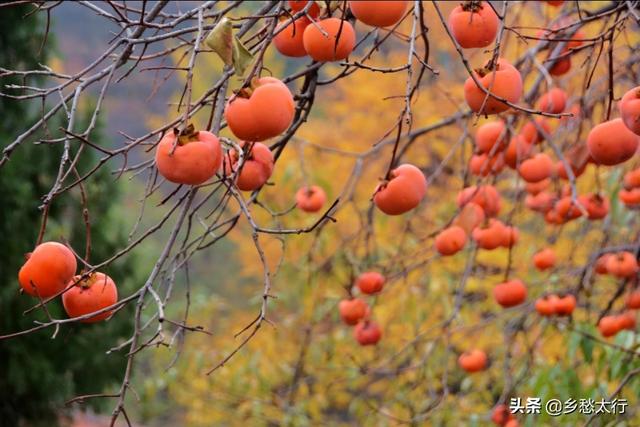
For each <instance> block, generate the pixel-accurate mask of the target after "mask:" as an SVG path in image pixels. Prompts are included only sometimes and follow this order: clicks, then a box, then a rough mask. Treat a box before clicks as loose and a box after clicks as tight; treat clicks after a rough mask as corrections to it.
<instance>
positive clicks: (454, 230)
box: [435, 225, 467, 256]
mask: <svg viewBox="0 0 640 427" xmlns="http://www.w3.org/2000/svg"><path fill="white" fill-rule="evenodd" d="M466 243H467V233H466V232H465V231H464V229H463V228H462V227H459V226H457V225H452V226H451V227H448V228H445V229H444V230H442V231H441V232H440V233H438V235H437V236H436V239H435V246H436V250H437V251H438V252H439V253H440V255H444V256H448V255H453V254H456V253H458V252H459V251H460V250H461V249H462V248H464V245H465V244H466Z"/></svg>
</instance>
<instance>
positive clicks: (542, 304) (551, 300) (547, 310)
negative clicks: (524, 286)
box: [535, 295, 558, 317]
mask: <svg viewBox="0 0 640 427" xmlns="http://www.w3.org/2000/svg"><path fill="white" fill-rule="evenodd" d="M557 299H558V297H557V296H556V295H547V296H544V297H541V298H538V299H537V300H536V304H535V309H536V311H537V312H538V314H539V315H541V316H545V317H549V316H553V315H554V314H555V313H556V306H555V303H556V300H557Z"/></svg>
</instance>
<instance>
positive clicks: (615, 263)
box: [607, 251, 638, 278]
mask: <svg viewBox="0 0 640 427" xmlns="http://www.w3.org/2000/svg"><path fill="white" fill-rule="evenodd" d="M607 272H608V273H609V274H611V275H613V276H616V277H620V278H628V277H633V276H635V275H636V273H637V272H638V261H637V260H636V257H635V255H633V254H632V253H631V252H626V251H623V252H618V253H617V254H610V255H609V257H608V258H607Z"/></svg>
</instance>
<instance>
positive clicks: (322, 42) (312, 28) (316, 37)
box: [302, 18, 356, 62]
mask: <svg viewBox="0 0 640 427" xmlns="http://www.w3.org/2000/svg"><path fill="white" fill-rule="evenodd" d="M302 41H303V44H304V49H305V50H306V51H307V53H308V54H309V56H310V57H311V58H313V59H314V60H315V61H318V62H324V61H339V60H342V59H346V58H347V57H348V56H349V54H351V52H352V51H353V48H354V47H355V46H356V32H355V30H354V29H353V26H352V25H351V24H350V23H349V21H345V20H341V19H338V18H327V19H323V20H321V21H317V22H315V23H313V24H311V25H307V28H305V30H304V34H303V36H302Z"/></svg>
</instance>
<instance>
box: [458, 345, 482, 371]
mask: <svg viewBox="0 0 640 427" xmlns="http://www.w3.org/2000/svg"><path fill="white" fill-rule="evenodd" d="M458 365H460V367H461V368H462V369H464V370H465V371H467V372H469V373H473V372H479V371H483V370H484V369H485V368H486V367H487V353H485V352H484V351H482V350H478V349H473V350H471V351H465V352H464V353H462V354H461V355H460V357H458Z"/></svg>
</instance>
